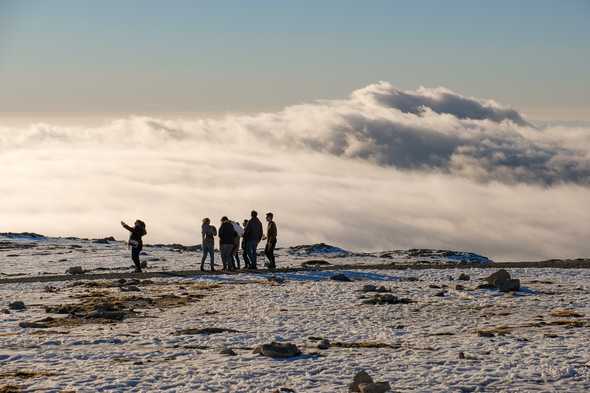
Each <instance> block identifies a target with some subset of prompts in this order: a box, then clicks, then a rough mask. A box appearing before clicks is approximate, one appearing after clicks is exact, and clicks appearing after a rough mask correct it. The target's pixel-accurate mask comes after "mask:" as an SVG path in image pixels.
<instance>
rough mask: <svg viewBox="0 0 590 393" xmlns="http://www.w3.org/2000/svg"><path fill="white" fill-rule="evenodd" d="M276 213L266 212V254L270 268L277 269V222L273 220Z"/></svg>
mask: <svg viewBox="0 0 590 393" xmlns="http://www.w3.org/2000/svg"><path fill="white" fill-rule="evenodd" d="M273 218H274V214H272V213H266V221H267V222H268V226H267V229H266V236H265V237H264V238H265V239H266V246H265V247H264V255H266V257H267V258H268V268H269V269H276V263H275V248H276V246H277V224H276V223H275V222H274V221H273Z"/></svg>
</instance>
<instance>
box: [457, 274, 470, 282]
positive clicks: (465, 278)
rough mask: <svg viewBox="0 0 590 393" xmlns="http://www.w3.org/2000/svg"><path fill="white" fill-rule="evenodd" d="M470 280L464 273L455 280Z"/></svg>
mask: <svg viewBox="0 0 590 393" xmlns="http://www.w3.org/2000/svg"><path fill="white" fill-rule="evenodd" d="M470 279H471V277H469V276H468V275H467V274H465V273H461V274H460V275H459V278H457V280H459V281H469V280H470Z"/></svg>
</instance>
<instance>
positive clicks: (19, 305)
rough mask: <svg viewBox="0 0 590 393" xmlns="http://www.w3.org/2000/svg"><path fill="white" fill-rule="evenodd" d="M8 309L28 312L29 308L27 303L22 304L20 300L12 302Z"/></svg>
mask: <svg viewBox="0 0 590 393" xmlns="http://www.w3.org/2000/svg"><path fill="white" fill-rule="evenodd" d="M8 308H9V309H11V310H19V311H20V310H26V308H27V306H25V303H23V302H21V301H20V300H17V301H16V302H12V303H9V304H8Z"/></svg>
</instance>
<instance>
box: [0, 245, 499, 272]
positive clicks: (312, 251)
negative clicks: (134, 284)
mask: <svg viewBox="0 0 590 393" xmlns="http://www.w3.org/2000/svg"><path fill="white" fill-rule="evenodd" d="M263 246H264V245H263V244H262V243H261V247H263ZM261 252H262V249H260V250H259V253H261ZM276 255H277V261H278V262H277V266H278V267H279V268H285V267H301V264H302V263H303V262H305V261H310V260H311V261H313V260H323V261H326V262H328V263H329V264H332V265H349V264H354V265H378V264H391V263H410V264H414V263H439V262H450V263H454V262H462V261H463V262H470V263H487V262H490V260H489V259H488V258H486V257H483V256H480V255H477V254H473V253H469V252H457V251H447V250H394V251H383V252H374V253H355V252H351V251H347V250H343V249H341V248H337V247H333V246H328V245H324V244H316V245H305V246H295V247H290V248H281V249H278V250H277V252H276ZM201 256H202V253H201V252H200V251H198V250H194V247H193V248H188V249H187V248H186V247H184V246H181V245H176V246H174V245H167V246H149V245H147V246H145V247H144V250H143V252H142V256H141V258H142V260H144V261H147V263H148V271H172V270H194V269H198V268H199V267H200V263H201ZM240 257H241V255H240ZM215 258H216V263H217V264H218V265H219V264H221V257H220V255H219V253H216V255H215ZM262 259H263V258H261V260H262ZM0 260H2V261H3V262H2V264H1V265H0V278H3V277H7V276H14V275H19V276H20V275H22V276H38V275H48V274H63V273H65V271H66V270H67V269H68V268H69V267H72V266H82V267H83V268H84V269H85V270H87V271H91V272H108V271H125V270H128V271H132V268H131V265H132V263H131V259H130V252H129V250H128V249H127V245H126V243H125V242H123V241H106V242H103V243H97V242H95V241H92V240H81V239H71V238H70V239H67V238H45V237H40V238H35V237H31V236H10V237H8V236H1V235H0ZM206 266H207V268H208V267H209V260H207V262H206Z"/></svg>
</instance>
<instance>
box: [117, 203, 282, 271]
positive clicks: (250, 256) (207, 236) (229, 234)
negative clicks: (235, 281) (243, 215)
mask: <svg viewBox="0 0 590 393" xmlns="http://www.w3.org/2000/svg"><path fill="white" fill-rule="evenodd" d="M266 221H267V229H266V235H265V234H264V231H263V228H262V223H261V222H260V220H259V219H258V213H257V212H256V211H255V210H252V212H251V213H250V219H247V220H244V222H243V223H242V225H243V226H242V225H240V224H239V223H238V222H235V221H231V220H229V219H228V218H227V217H225V216H224V217H222V218H221V225H220V227H219V231H218V230H217V228H216V227H215V226H214V225H211V220H210V219H209V218H204V219H203V225H202V226H201V235H202V240H203V241H202V250H203V257H202V258H201V271H204V270H205V261H206V260H207V257H209V259H210V266H211V271H215V237H216V236H217V237H219V252H220V254H221V261H222V263H223V269H222V270H224V271H231V270H236V269H241V264H240V248H241V249H242V258H243V259H244V268H245V269H257V268H258V265H257V257H258V255H257V249H258V244H259V243H260V242H261V241H262V240H266V245H265V247H264V255H265V256H266V258H267V259H268V264H267V267H268V268H269V269H275V268H276V261H275V255H274V251H275V248H276V246H277V225H276V223H275V222H274V215H273V213H266ZM121 225H122V226H123V228H125V229H127V230H128V231H129V232H130V235H129V247H130V248H131V259H132V260H133V264H134V265H135V271H136V272H138V273H141V271H142V270H141V262H140V260H139V255H140V253H141V250H142V248H143V241H142V238H143V236H145V235H146V234H147V230H146V225H145V223H144V222H143V221H141V220H136V221H135V224H134V226H133V227H131V226H129V225H127V224H125V223H124V222H123V221H121Z"/></svg>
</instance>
